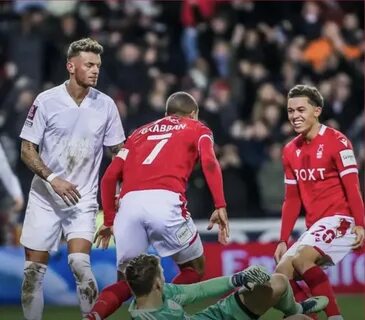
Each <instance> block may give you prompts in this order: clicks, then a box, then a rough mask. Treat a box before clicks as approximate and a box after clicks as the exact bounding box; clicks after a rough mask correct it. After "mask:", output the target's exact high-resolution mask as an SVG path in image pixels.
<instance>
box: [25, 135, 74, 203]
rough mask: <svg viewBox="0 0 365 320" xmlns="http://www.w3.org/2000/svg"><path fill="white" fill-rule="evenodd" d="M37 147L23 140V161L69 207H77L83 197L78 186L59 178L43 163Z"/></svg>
mask: <svg viewBox="0 0 365 320" xmlns="http://www.w3.org/2000/svg"><path fill="white" fill-rule="evenodd" d="M37 147H38V146H37V145H36V144H34V143H32V142H30V141H28V140H23V141H22V145H21V159H22V160H23V162H24V163H25V164H26V165H27V167H28V168H29V169H30V170H32V171H33V172H34V173H35V174H36V175H38V176H39V177H41V178H42V179H44V180H47V181H48V182H49V183H50V185H51V186H52V188H53V190H54V191H55V192H56V193H57V194H58V195H59V196H60V197H61V198H62V199H63V201H64V202H65V203H66V204H67V205H68V206H71V205H75V204H76V203H77V202H78V201H79V199H80V198H81V195H80V193H79V191H78V190H77V186H76V185H74V184H73V183H71V182H68V181H66V180H64V179H62V178H60V177H58V176H56V175H55V174H54V173H53V172H52V171H51V170H50V169H49V168H48V167H47V166H46V165H45V164H44V163H43V161H42V159H41V158H40V156H39V154H38V151H37Z"/></svg>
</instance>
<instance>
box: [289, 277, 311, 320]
mask: <svg viewBox="0 0 365 320" xmlns="http://www.w3.org/2000/svg"><path fill="white" fill-rule="evenodd" d="M289 282H290V286H291V288H292V290H293V293H294V298H295V301H296V302H302V301H304V300H306V299H308V298H309V297H310V294H309V293H308V292H306V291H305V290H304V289H303V288H302V286H301V285H300V284H299V283H298V282H297V281H295V280H289ZM309 317H311V318H312V319H314V320H318V317H317V315H316V314H314V313H312V314H310V315H309Z"/></svg>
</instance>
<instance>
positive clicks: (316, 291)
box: [302, 266, 341, 317]
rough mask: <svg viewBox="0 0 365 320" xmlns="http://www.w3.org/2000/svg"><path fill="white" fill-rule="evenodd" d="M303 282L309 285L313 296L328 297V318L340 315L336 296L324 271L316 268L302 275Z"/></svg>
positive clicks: (326, 310)
mask: <svg viewBox="0 0 365 320" xmlns="http://www.w3.org/2000/svg"><path fill="white" fill-rule="evenodd" d="M302 277H303V280H304V281H305V283H306V284H307V285H308V287H309V288H310V290H311V293H312V295H313V296H326V297H328V299H329V303H328V306H327V308H326V309H325V312H326V315H327V317H330V316H337V315H340V314H341V313H340V310H339V308H338V305H337V303H336V298H335V294H334V292H333V289H332V287H331V285H330V283H329V281H328V277H327V275H326V274H325V273H324V271H323V270H322V269H321V268H320V267H318V266H314V267H312V268H310V269H308V270H307V271H306V272H304V273H303V274H302Z"/></svg>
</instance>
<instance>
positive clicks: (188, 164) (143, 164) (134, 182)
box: [119, 116, 213, 196]
mask: <svg viewBox="0 0 365 320" xmlns="http://www.w3.org/2000/svg"><path fill="white" fill-rule="evenodd" d="M205 138H208V139H211V140H213V137H212V132H211V130H210V129H208V128H207V127H206V126H205V125H204V124H203V123H201V122H200V121H198V120H193V119H190V118H186V117H178V116H168V117H165V118H162V119H159V120H157V121H154V122H151V123H149V124H147V125H145V126H143V127H141V128H138V129H136V130H135V131H134V132H133V133H132V134H131V135H130V136H129V137H128V139H127V142H126V144H125V148H123V149H122V150H121V151H120V153H119V155H120V156H121V157H122V158H123V159H124V160H125V163H124V169H123V185H122V193H121V196H123V195H124V194H126V193H127V192H130V191H136V190H151V189H164V190H169V191H173V192H176V193H180V194H182V195H184V194H185V189H186V184H187V181H188V179H189V176H190V174H191V172H192V170H193V168H194V165H195V164H196V162H197V161H198V159H199V142H200V141H201V139H205Z"/></svg>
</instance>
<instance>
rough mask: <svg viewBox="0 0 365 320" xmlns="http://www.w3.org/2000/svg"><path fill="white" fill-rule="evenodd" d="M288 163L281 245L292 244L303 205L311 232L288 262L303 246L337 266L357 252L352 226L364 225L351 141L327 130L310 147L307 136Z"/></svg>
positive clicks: (289, 151) (288, 151)
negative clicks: (308, 246)
mask: <svg viewBox="0 0 365 320" xmlns="http://www.w3.org/2000/svg"><path fill="white" fill-rule="evenodd" d="M283 164H284V170H285V185H286V194H285V201H284V204H283V210H282V211H283V216H282V230H281V240H283V241H288V239H289V236H290V233H291V231H292V230H293V227H294V224H295V221H296V219H297V217H298V215H299V212H300V207H301V206H302V205H303V207H304V210H305V220H306V225H307V227H308V230H307V231H306V232H305V233H304V234H303V235H302V236H301V237H300V238H299V239H298V241H297V242H296V243H295V244H294V245H293V246H292V247H291V248H290V249H289V250H288V251H287V252H286V253H285V255H284V257H285V256H293V255H294V254H295V253H296V251H297V249H298V247H299V246H301V245H310V246H313V247H315V248H316V249H317V250H318V251H319V252H321V253H322V255H326V256H328V257H330V258H331V260H332V262H333V263H337V262H338V261H340V260H341V259H342V258H343V257H344V256H345V255H346V254H347V253H348V252H350V251H351V245H352V244H353V242H354V240H355V235H354V234H352V233H351V229H352V227H354V226H355V225H359V226H363V225H364V206H363V202H362V199H361V195H360V189H359V179H358V169H357V164H356V159H355V156H354V152H353V149H352V145H351V142H350V141H349V140H348V139H347V138H346V136H345V135H343V134H342V133H340V132H339V131H337V130H335V129H332V128H328V127H326V126H324V125H322V126H321V128H320V131H319V133H318V134H317V136H316V137H315V138H314V139H313V140H312V141H310V142H309V143H308V142H306V141H305V140H304V139H303V137H302V135H299V136H297V137H296V138H294V139H293V140H292V141H290V142H289V143H288V144H287V145H286V146H285V147H284V150H283Z"/></svg>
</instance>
